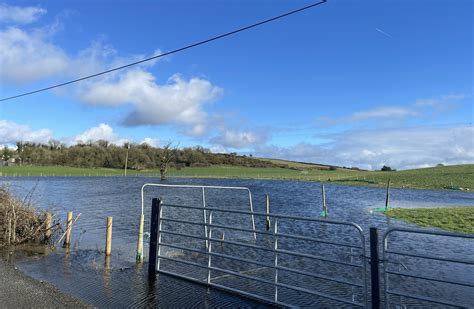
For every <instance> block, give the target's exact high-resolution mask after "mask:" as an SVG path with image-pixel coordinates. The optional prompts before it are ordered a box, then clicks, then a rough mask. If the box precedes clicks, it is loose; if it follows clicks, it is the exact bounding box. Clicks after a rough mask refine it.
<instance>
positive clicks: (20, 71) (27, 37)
mask: <svg viewBox="0 0 474 309" xmlns="http://www.w3.org/2000/svg"><path fill="white" fill-rule="evenodd" d="M0 46H1V48H0V70H1V71H0V73H1V74H0V81H2V82H13V83H27V82H32V81H36V80H39V79H43V78H47V77H51V76H55V75H57V74H59V73H61V72H62V71H64V70H66V69H67V67H68V65H69V62H70V60H69V58H68V56H67V55H66V54H65V53H64V51H63V50H62V49H61V48H59V47H57V46H55V45H54V44H52V43H50V42H49V41H48V39H47V34H46V33H44V32H43V31H31V32H26V31H23V30H21V29H19V28H16V27H9V28H7V29H5V30H3V31H0Z"/></svg>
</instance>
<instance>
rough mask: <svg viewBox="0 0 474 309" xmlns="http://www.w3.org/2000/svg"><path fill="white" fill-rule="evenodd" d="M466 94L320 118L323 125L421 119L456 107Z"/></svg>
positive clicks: (466, 96)
mask: <svg viewBox="0 0 474 309" xmlns="http://www.w3.org/2000/svg"><path fill="white" fill-rule="evenodd" d="M470 97H471V96H470V95H467V94H451V95H442V96H439V97H433V98H429V99H418V100H416V101H415V103H414V104H410V105H406V106H380V107H375V108H372V109H368V110H363V111H356V112H354V113H352V114H350V115H348V116H343V117H339V118H329V117H321V118H320V119H319V120H320V121H321V122H322V123H324V125H329V126H333V125H339V124H351V123H358V122H367V121H390V120H402V119H407V118H422V117H426V116H427V115H430V114H433V113H434V112H440V111H447V110H449V109H453V108H455V107H456V106H457V103H458V102H459V101H462V100H465V99H467V98H470Z"/></svg>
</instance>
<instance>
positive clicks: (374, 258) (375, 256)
mask: <svg viewBox="0 0 474 309" xmlns="http://www.w3.org/2000/svg"><path fill="white" fill-rule="evenodd" d="M370 283H371V284H370V285H371V292H372V308H373V309H380V277H379V240H378V231H377V228H375V227H371V228H370Z"/></svg>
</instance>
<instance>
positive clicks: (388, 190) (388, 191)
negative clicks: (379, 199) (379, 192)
mask: <svg viewBox="0 0 474 309" xmlns="http://www.w3.org/2000/svg"><path fill="white" fill-rule="evenodd" d="M389 200H390V178H389V179H388V183H387V194H386V196H385V210H387V209H388V205H389V203H390V202H389Z"/></svg>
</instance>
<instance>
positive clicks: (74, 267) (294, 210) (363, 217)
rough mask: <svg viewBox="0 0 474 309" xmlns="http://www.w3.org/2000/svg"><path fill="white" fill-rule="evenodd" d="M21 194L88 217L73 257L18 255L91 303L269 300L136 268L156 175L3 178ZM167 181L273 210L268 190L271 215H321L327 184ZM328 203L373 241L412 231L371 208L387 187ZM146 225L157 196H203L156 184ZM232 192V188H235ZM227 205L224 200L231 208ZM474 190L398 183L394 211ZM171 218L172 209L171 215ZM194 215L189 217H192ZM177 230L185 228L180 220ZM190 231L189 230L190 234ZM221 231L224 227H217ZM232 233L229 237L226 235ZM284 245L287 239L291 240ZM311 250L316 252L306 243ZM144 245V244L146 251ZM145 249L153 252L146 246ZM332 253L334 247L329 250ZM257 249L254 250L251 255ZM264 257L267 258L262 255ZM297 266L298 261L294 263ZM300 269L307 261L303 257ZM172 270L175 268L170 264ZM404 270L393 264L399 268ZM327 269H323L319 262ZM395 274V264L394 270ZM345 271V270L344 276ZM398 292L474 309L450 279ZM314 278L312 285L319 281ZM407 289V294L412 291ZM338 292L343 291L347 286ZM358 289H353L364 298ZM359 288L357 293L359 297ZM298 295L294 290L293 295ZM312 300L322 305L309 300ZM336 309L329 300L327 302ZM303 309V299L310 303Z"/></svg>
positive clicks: (417, 267)
mask: <svg viewBox="0 0 474 309" xmlns="http://www.w3.org/2000/svg"><path fill="white" fill-rule="evenodd" d="M2 182H3V183H9V184H10V187H11V190H12V191H13V192H14V193H15V194H16V195H18V196H19V197H24V196H26V194H27V193H28V192H31V191H32V190H34V192H33V195H32V196H33V197H32V202H33V204H34V205H36V206H38V207H41V208H47V209H50V210H52V211H53V212H54V213H55V214H56V215H57V217H58V218H61V219H62V220H64V219H65V217H66V212H67V211H73V212H74V214H75V215H76V214H78V213H81V216H80V218H79V219H78V221H77V223H76V224H75V226H74V229H73V239H72V246H71V248H70V250H69V253H68V254H66V252H65V251H64V249H57V250H56V251H54V252H51V253H48V254H45V253H44V252H43V253H31V252H30V253H24V252H23V253H18V254H14V255H13V256H12V257H10V258H12V259H15V260H16V263H17V265H18V266H19V267H20V269H22V270H23V271H25V272H26V273H28V274H30V275H31V276H33V277H35V278H37V279H41V280H46V281H49V282H51V283H53V284H55V285H56V286H58V287H59V288H60V289H62V290H64V291H65V292H67V293H69V294H71V295H74V296H76V297H78V298H80V299H82V300H84V301H86V302H87V303H90V304H92V305H95V306H99V307H124V306H139V307H143V306H152V307H153V306H161V307H193V306H196V307H226V306H229V307H236V306H238V307H257V306H261V307H264V306H266V305H265V304H264V303H259V302H257V301H254V300H250V299H245V298H241V297H239V296H236V295H232V294H230V293H225V292H221V291H218V290H214V289H208V288H206V287H205V286H202V285H197V284H193V283H190V282H186V281H183V280H178V279H175V278H172V277H169V276H166V275H161V276H158V279H157V281H156V282H154V283H149V281H148V280H147V276H146V266H147V264H146V263H145V264H143V265H136V264H135V263H134V260H135V250H136V241H137V232H138V221H139V215H140V205H141V202H140V188H141V186H142V185H143V184H144V183H160V180H159V179H156V178H144V177H127V178H123V177H51V178H48V177H41V178H40V177H38V178H36V177H28V178H3V180H2ZM164 183H166V184H192V185H213V186H243V187H248V188H249V189H250V190H251V192H252V195H253V205H254V210H255V211H257V212H264V211H265V194H266V193H268V194H269V195H270V200H271V212H272V213H277V214H285V215H292V216H302V217H313V218H318V217H319V214H320V212H321V187H320V184H319V183H317V182H300V181H276V180H236V179H182V178H180V179H169V180H166V181H165V182H164ZM325 187H326V201H327V205H328V208H329V214H330V219H331V220H337V221H345V222H353V223H356V224H358V225H359V226H360V227H361V228H362V229H363V231H364V234H365V237H366V245H367V243H368V231H369V228H370V227H377V228H379V229H380V235H381V234H383V232H384V231H385V230H387V228H389V227H394V226H400V227H414V226H413V225H409V224H406V223H404V222H401V221H398V220H393V219H388V218H387V217H386V216H384V215H383V214H380V213H376V212H372V211H371V209H374V208H378V207H383V206H384V205H385V189H383V188H368V187H355V186H354V187H352V186H341V185H334V184H330V183H327V184H326V185H325ZM145 193H146V194H145V217H146V221H147V222H146V224H145V231H148V230H149V224H148V218H149V216H150V206H151V199H152V197H161V198H162V199H163V201H164V203H167V202H168V203H179V204H184V205H190V206H200V205H201V204H200V203H201V200H200V199H201V192H200V191H196V190H193V189H158V188H148V189H146V191H145ZM232 194H234V193H232ZM245 201H246V196H245V195H244V196H233V195H231V194H230V193H229V192H228V191H217V190H215V191H212V192H209V194H208V195H207V196H206V204H207V205H208V206H209V207H226V208H230V209H238V210H248V203H246V202H245ZM223 205H224V206H223ZM473 205H474V194H472V193H469V192H459V191H432V190H410V189H392V190H391V195H390V206H391V207H417V208H419V207H462V206H473ZM170 214H171V213H170ZM107 216H112V217H113V246H112V256H111V258H110V260H108V261H104V255H103V251H104V247H105V223H106V217H107ZM188 216H191V214H188ZM256 224H257V229H263V227H262V224H263V221H262V220H257V222H256ZM174 228H177V227H176V226H175V227H174ZM285 228H286V229H287V230H292V231H294V230H298V231H305V232H307V233H312V232H314V231H315V229H316V228H318V227H315V226H311V225H302V224H301V223H293V224H287V226H286V227H285V225H284V224H282V229H283V230H284V229H285ZM188 232H189V231H188ZM216 232H217V231H216ZM325 233H326V234H327V235H326V236H325V237H327V238H328V239H332V240H334V241H340V240H344V241H345V240H347V235H346V234H345V233H341V232H338V231H334V232H331V231H330V230H326V231H325ZM228 237H229V236H227V235H226V239H227V238H228ZM393 240H394V242H393V248H396V249H397V250H398V251H404V252H412V253H413V252H415V251H416V250H418V251H416V252H418V253H424V254H433V253H436V254H439V255H440V256H444V257H454V258H460V259H467V258H469V257H472V256H474V243H473V241H472V240H459V239H454V240H450V239H447V238H443V237H433V236H429V237H428V236H418V235H410V234H409V235H402V234H401V233H400V235H398V234H397V235H394V237H393ZM283 245H284V244H283ZM287 246H288V248H287V249H292V250H297V249H300V250H301V251H303V252H307V253H309V254H312V253H314V252H311V250H310V249H314V250H320V248H317V247H311V248H309V246H310V245H309V244H308V243H300V244H294V243H288V244H287ZM305 246H307V247H308V248H305ZM145 249H146V248H145ZM145 252H146V251H145ZM325 253H326V254H329V255H331V254H332V255H334V254H336V252H332V251H330V250H326V251H325ZM247 254H253V253H251V252H250V253H247ZM259 258H262V259H263V258H264V257H259ZM397 258H398V261H399V262H400V264H399V265H402V266H403V269H404V270H406V271H410V272H412V273H416V274H418V275H429V276H430V277H440V276H441V277H442V278H446V276H449V277H450V278H451V279H452V280H460V281H465V282H468V281H471V282H472V281H473V280H472V278H474V267H472V266H462V267H461V266H460V265H454V264H452V263H444V262H443V263H440V262H435V261H420V260H419V259H415V258H409V257H397ZM289 262H295V261H289ZM297 262H298V263H299V265H300V266H301V268H302V270H307V269H308V267H310V266H309V265H306V264H304V263H303V262H301V261H297ZM170 267H172V266H171V265H170ZM399 267H400V266H398V268H397V269H395V270H400V268H399ZM318 269H320V268H318ZM392 270H393V269H392ZM325 271H326V272H328V275H335V274H336V273H337V272H338V271H339V272H341V271H342V272H343V273H341V274H340V275H341V276H343V275H345V274H344V272H345V270H343V269H341V268H336V267H335V268H331V267H326V268H325ZM336 275H337V274H336ZM389 282H390V288H393V289H395V290H400V289H405V290H403V291H405V292H406V293H409V294H410V293H412V294H416V295H427V296H431V297H435V296H437V297H442V298H444V299H451V300H452V301H454V300H456V301H460V302H461V303H462V304H467V305H471V306H474V296H473V295H474V291H473V289H472V288H470V287H457V286H454V285H449V284H444V285H442V284H432V283H427V282H426V281H422V280H419V279H413V278H411V279H410V278H404V279H403V280H401V279H400V278H399V277H397V278H395V277H394V278H390V281H389ZM312 284H313V285H314V284H315V283H314V282H313V283H312ZM407 287H409V290H406V289H407ZM327 289H328V290H327V291H326V292H327V293H332V292H337V291H336V290H338V287H337V286H336V287H327ZM339 292H340V291H339ZM360 292H361V291H356V292H354V295H355V296H354V297H355V298H356V299H357V300H358V301H362V299H361V298H360V295H359V294H360ZM358 293H359V294H358ZM288 297H290V296H288ZM391 300H392V301H393V302H394V303H398V304H400V305H407V306H410V305H427V304H424V303H417V301H415V300H413V299H408V298H403V297H398V298H393V299H391ZM308 304H311V305H308V306H315V305H317V304H318V303H314V302H308ZM320 304H321V305H323V306H325V305H327V306H330V305H331V304H326V303H324V302H323V303H320ZM302 306H304V305H302Z"/></svg>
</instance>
